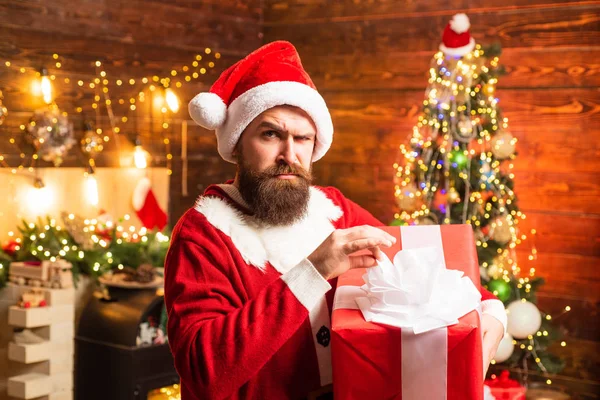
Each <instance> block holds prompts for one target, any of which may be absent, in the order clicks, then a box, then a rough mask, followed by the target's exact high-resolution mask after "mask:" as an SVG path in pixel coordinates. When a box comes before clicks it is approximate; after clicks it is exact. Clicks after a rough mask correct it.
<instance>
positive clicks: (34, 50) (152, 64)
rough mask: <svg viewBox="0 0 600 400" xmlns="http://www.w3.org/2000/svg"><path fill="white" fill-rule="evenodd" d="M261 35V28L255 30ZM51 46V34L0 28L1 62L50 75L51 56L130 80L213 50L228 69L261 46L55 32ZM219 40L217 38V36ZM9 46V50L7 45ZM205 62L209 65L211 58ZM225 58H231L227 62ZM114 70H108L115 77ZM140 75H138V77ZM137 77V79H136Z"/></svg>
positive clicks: (72, 66)
mask: <svg viewBox="0 0 600 400" xmlns="http://www.w3.org/2000/svg"><path fill="white" fill-rule="evenodd" d="M254 29H255V30H256V31H257V32H258V29H259V28H258V25H256V26H255V27H254ZM50 36H51V38H52V46H50V47H49V45H48V38H49V34H48V33H45V32H40V31H26V32H25V31H24V30H23V29H20V28H10V27H7V26H4V25H0V39H1V41H0V43H4V45H2V44H0V59H2V62H3V63H4V61H5V60H9V61H12V62H13V63H14V64H17V65H19V66H25V67H33V68H36V69H37V68H40V67H41V66H46V67H47V68H48V69H49V70H50V72H51V73H54V72H55V70H54V69H53V68H52V64H53V62H52V58H51V57H52V54H54V53H57V54H59V55H60V56H61V59H62V60H63V68H64V69H66V70H68V71H71V72H78V73H89V71H90V66H91V65H93V63H94V62H95V61H97V60H100V61H102V62H103V63H105V64H108V65H114V66H115V67H117V71H118V73H119V74H124V75H127V76H131V75H133V74H135V72H136V71H137V73H139V71H148V72H149V73H159V72H164V71H165V69H167V68H169V70H167V72H170V68H172V67H173V66H183V65H188V66H190V67H191V65H190V63H191V62H192V61H193V60H194V58H195V56H196V55H197V54H198V53H199V52H203V51H204V49H205V48H206V47H210V48H211V49H212V50H213V53H211V54H213V55H214V52H219V53H221V54H222V56H223V57H222V60H223V61H222V62H218V61H216V62H215V64H217V65H223V69H224V68H225V66H226V65H227V66H229V65H231V64H233V63H234V62H235V61H237V60H238V59H239V58H241V57H243V56H245V55H246V54H247V53H248V52H249V51H251V50H253V49H254V48H256V47H258V46H259V45H260V39H258V38H253V37H250V38H248V40H247V42H246V46H247V48H246V50H244V48H243V47H241V46H242V45H243V43H239V44H236V45H235V46H232V47H231V48H229V47H226V46H223V45H220V44H219V43H217V42H215V40H216V39H215V37H214V36H210V35H207V36H206V41H204V42H202V43H198V44H197V45H195V46H189V47H186V48H182V47H179V48H177V47H174V46H168V45H158V44H156V45H155V44H152V43H130V42H117V41H114V40H110V39H107V38H103V37H83V36H76V35H70V34H67V33H60V32H55V33H52V34H51V35H50ZM217 38H218V35H217ZM7 43H10V46H8V45H7ZM203 56H204V58H208V59H209V60H210V61H213V60H212V57H207V56H206V54H203ZM226 56H231V58H230V59H227V57H226ZM113 71H115V70H114V69H108V72H109V73H112V75H113V76H115V75H116V74H115V73H114V72H113ZM135 75H137V74H135ZM135 75H134V76H135Z"/></svg>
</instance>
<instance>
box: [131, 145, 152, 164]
mask: <svg viewBox="0 0 600 400" xmlns="http://www.w3.org/2000/svg"><path fill="white" fill-rule="evenodd" d="M148 156H149V154H148V152H147V151H146V150H144V148H143V147H142V144H141V142H140V140H139V139H136V140H135V148H134V149H133V163H134V164H135V166H136V168H140V169H143V168H146V167H148Z"/></svg>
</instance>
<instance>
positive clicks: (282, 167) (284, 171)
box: [261, 164, 311, 180]
mask: <svg viewBox="0 0 600 400" xmlns="http://www.w3.org/2000/svg"><path fill="white" fill-rule="evenodd" d="M261 175H263V176H267V177H275V176H277V175H297V176H298V177H300V178H304V179H306V180H311V173H310V172H309V171H307V170H305V169H304V168H303V167H302V166H301V165H299V164H292V165H290V164H278V165H273V166H271V167H269V168H267V169H266V170H264V171H263V172H262V174H261Z"/></svg>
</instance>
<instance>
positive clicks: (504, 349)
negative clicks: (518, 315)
mask: <svg viewBox="0 0 600 400" xmlns="http://www.w3.org/2000/svg"><path fill="white" fill-rule="evenodd" d="M513 340H514V339H513V337H512V336H511V334H510V333H508V332H506V333H505V334H504V337H503V338H502V340H501V341H500V344H499V345H498V349H497V350H496V355H495V356H494V360H496V362H499V363H501V362H504V361H506V360H508V359H509V358H510V356H511V355H512V353H513V351H515V345H514V344H513Z"/></svg>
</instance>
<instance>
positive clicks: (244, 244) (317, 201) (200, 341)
mask: <svg viewBox="0 0 600 400" xmlns="http://www.w3.org/2000/svg"><path fill="white" fill-rule="evenodd" d="M365 224H368V225H373V226H381V225H382V224H381V223H380V222H379V221H378V220H377V219H376V218H374V217H373V216H372V215H371V214H370V213H369V212H367V211H366V210H364V209H363V208H361V207H360V206H358V205H357V204H356V203H354V202H352V201H350V200H348V199H347V198H345V197H344V196H343V195H342V194H341V193H340V191H338V190H337V189H335V188H332V187H311V188H310V200H309V205H308V212H307V214H306V215H305V217H304V218H302V219H301V220H300V221H298V222H296V223H294V224H293V225H290V226H283V227H264V226H261V225H260V224H258V223H257V221H256V220H255V219H254V218H253V217H252V215H251V213H250V212H249V210H248V208H247V206H246V204H245V203H244V201H243V199H242V198H241V195H240V194H239V192H238V191H237V189H236V188H235V187H234V186H233V185H231V184H226V185H214V186H211V187H209V188H208V189H207V190H206V192H205V193H204V195H203V196H201V197H200V198H199V199H198V201H197V202H196V205H195V207H194V208H192V209H190V210H188V211H187V212H186V214H185V215H184V216H183V217H182V218H181V219H180V220H179V222H178V223H177V225H176V227H175V229H174V232H173V236H172V242H171V247H170V249H169V253H168V255H167V259H166V265H165V301H166V305H167V310H168V315H169V320H168V336H169V344H170V346H171V350H172V352H173V355H174V359H175V366H176V368H177V371H178V373H179V375H180V377H181V393H182V399H183V400H200V399H203V400H204V399H296V398H302V397H305V396H306V395H307V394H308V393H309V392H311V391H312V390H315V389H318V388H319V387H321V386H324V385H327V384H330V383H331V380H332V378H331V354H330V346H329V342H330V334H329V328H330V313H331V309H332V303H333V296H334V291H335V286H336V279H333V280H331V281H326V280H325V279H324V278H323V277H322V276H321V275H320V274H319V273H318V272H317V270H316V269H315V268H314V266H313V265H312V264H311V263H310V261H308V260H307V258H306V257H307V256H309V255H310V254H311V253H312V252H313V251H314V250H315V249H316V248H317V247H318V246H319V244H321V243H322V242H323V240H325V238H327V237H328V236H329V235H330V234H331V233H332V232H333V231H334V230H335V229H344V228H349V227H353V226H357V225H365ZM482 298H483V312H484V313H488V314H492V315H494V316H495V317H496V318H498V319H499V320H501V321H502V322H503V324H504V325H505V326H506V321H505V319H506V315H505V313H504V307H503V305H502V303H501V302H500V301H499V300H497V299H495V298H494V296H493V295H492V294H490V293H489V292H487V291H486V290H482Z"/></svg>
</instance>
